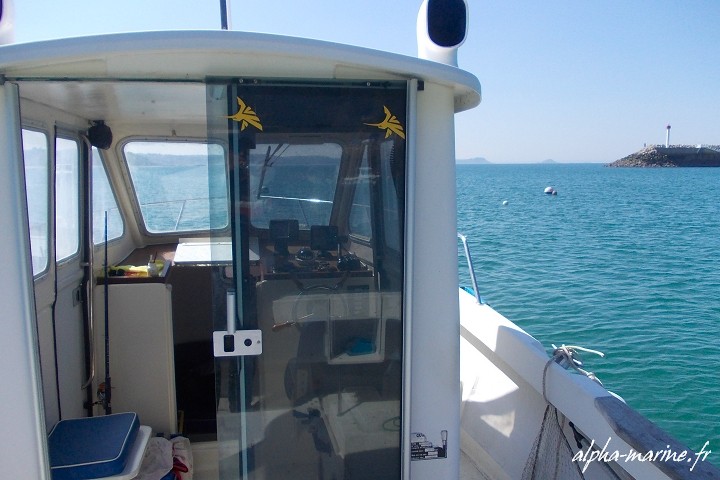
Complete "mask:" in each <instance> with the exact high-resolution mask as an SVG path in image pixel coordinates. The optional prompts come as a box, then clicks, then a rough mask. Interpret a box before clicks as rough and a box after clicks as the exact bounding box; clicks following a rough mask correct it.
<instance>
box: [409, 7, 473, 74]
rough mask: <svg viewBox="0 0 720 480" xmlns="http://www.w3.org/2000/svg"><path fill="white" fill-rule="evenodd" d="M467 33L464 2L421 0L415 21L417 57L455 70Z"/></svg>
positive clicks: (466, 12)
mask: <svg viewBox="0 0 720 480" xmlns="http://www.w3.org/2000/svg"><path fill="white" fill-rule="evenodd" d="M467 30H468V5H467V0H424V1H423V3H422V5H421V6H420V12H418V19H417V42H418V57H420V58H423V59H426V60H433V61H435V62H440V63H445V64H447V65H452V66H454V67H457V63H458V62H457V50H458V48H459V47H460V45H462V44H463V43H464V42H465V38H466V37H467Z"/></svg>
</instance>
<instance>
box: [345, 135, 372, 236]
mask: <svg viewBox="0 0 720 480" xmlns="http://www.w3.org/2000/svg"><path fill="white" fill-rule="evenodd" d="M371 173H372V172H370V164H369V163H368V150H367V148H366V149H365V153H364V154H363V159H362V164H361V165H360V171H359V172H358V176H357V178H356V180H355V182H356V183H355V194H354V195H353V202H352V207H351V208H350V218H349V219H348V226H349V230H350V234H351V235H355V236H358V237H362V238H364V239H370V238H372V223H371V220H370V219H371V215H370V214H371V212H370V178H371Z"/></svg>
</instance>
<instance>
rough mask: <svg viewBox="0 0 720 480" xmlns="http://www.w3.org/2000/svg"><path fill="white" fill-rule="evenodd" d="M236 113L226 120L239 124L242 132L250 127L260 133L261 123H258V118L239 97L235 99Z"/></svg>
mask: <svg viewBox="0 0 720 480" xmlns="http://www.w3.org/2000/svg"><path fill="white" fill-rule="evenodd" d="M237 102H238V107H239V108H238V111H237V113H236V114H235V115H231V116H229V117H227V118H231V119H233V120H235V121H236V122H240V131H241V132H242V131H243V130H245V128H246V127H247V126H248V125H252V126H253V127H255V128H257V129H258V130H260V131H261V132H262V129H263V127H262V123H260V117H258V116H257V113H255V112H254V111H253V109H252V108H250V107H248V106H247V105H245V102H243V101H242V99H241V98H240V97H237Z"/></svg>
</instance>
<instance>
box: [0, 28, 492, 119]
mask: <svg viewBox="0 0 720 480" xmlns="http://www.w3.org/2000/svg"><path fill="white" fill-rule="evenodd" d="M0 75H4V76H5V77H6V78H8V79H11V80H12V79H18V80H21V79H36V78H37V79H48V80H62V81H66V80H72V79H77V80H87V79H96V80H144V81H150V82H152V81H159V80H173V81H177V80H185V81H188V82H193V81H203V80H205V79H206V78H208V77H224V76H227V77H243V78H254V77H255V78H281V79H299V78H301V79H332V80H345V79H356V80H357V79H365V78H367V79H372V80H383V79H387V80H397V79H409V78H417V79H419V80H422V81H428V82H433V83H437V84H441V85H447V86H450V87H452V88H453V89H454V92H455V111H456V112H460V111H463V110H467V109H470V108H473V107H475V106H476V105H478V104H479V102H480V82H479V81H478V79H477V78H476V77H475V76H474V75H472V74H470V73H468V72H466V71H464V70H461V69H458V68H456V67H451V66H448V65H444V64H439V63H435V62H432V61H427V60H422V59H418V58H414V57H409V56H405V55H399V54H393V53H387V52H383V51H378V50H372V49H367V48H362V47H356V46H348V45H341V44H337V43H331V42H324V41H319V40H310V39H302V38H294V37H287V36H280V35H270V34H259V33H247V32H237V31H223V30H219V31H218V30H202V31H161V32H139V33H122V34H109V35H98V36H86V37H76V38H65V39H59V40H49V41H41V42H33V43H25V44H12V45H6V46H2V47H0Z"/></svg>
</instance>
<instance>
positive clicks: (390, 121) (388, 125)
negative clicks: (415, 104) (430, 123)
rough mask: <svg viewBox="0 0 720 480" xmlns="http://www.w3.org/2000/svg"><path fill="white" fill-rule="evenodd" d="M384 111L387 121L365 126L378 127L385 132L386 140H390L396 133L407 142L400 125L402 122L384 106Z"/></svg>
mask: <svg viewBox="0 0 720 480" xmlns="http://www.w3.org/2000/svg"><path fill="white" fill-rule="evenodd" d="M383 110H385V120H383V121H382V122H380V123H366V124H365V125H368V126H370V127H377V128H379V129H380V130H385V138H388V137H389V136H390V135H392V134H393V133H395V134H397V136H398V137H400V138H402V139H403V140H405V132H404V131H403V127H402V125H401V124H400V120H398V119H397V117H396V116H395V115H393V114H392V113H390V110H388V108H387V107H386V106H384V105H383Z"/></svg>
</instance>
